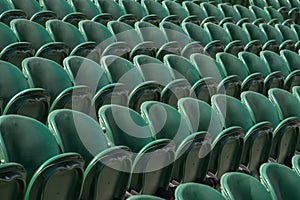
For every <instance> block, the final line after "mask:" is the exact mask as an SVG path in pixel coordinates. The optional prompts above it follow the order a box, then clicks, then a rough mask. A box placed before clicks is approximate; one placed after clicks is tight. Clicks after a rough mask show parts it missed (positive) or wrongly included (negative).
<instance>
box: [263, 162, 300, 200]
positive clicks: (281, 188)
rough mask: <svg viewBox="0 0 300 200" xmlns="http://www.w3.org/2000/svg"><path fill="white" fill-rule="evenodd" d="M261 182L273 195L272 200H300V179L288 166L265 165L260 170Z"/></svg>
mask: <svg viewBox="0 0 300 200" xmlns="http://www.w3.org/2000/svg"><path fill="white" fill-rule="evenodd" d="M260 174H261V176H260V181H261V182H262V184H263V185H264V186H265V187H266V189H267V190H268V191H269V193H270V194H271V197H272V199H299V198H300V192H299V190H298V185H299V184H300V177H299V176H298V175H297V173H296V172H294V171H293V170H291V169H290V168H288V167H287V166H284V165H281V164H278V163H265V164H263V165H262V166H261V168H260Z"/></svg>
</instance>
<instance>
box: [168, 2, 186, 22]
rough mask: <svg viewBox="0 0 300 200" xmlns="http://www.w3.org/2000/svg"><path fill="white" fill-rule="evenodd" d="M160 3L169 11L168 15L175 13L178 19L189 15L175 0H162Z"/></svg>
mask: <svg viewBox="0 0 300 200" xmlns="http://www.w3.org/2000/svg"><path fill="white" fill-rule="evenodd" d="M162 5H163V6H164V7H165V8H166V9H167V10H168V11H169V13H170V15H177V16H178V17H179V19H180V20H184V19H185V18H186V17H188V16H189V14H188V13H187V11H186V10H185V9H184V8H183V7H182V6H181V5H180V4H179V3H176V2H175V1H163V2H162Z"/></svg>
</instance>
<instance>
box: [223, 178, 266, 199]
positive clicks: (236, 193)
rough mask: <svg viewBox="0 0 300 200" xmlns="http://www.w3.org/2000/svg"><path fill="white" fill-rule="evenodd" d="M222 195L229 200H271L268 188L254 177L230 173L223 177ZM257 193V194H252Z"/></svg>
mask: <svg viewBox="0 0 300 200" xmlns="http://www.w3.org/2000/svg"><path fill="white" fill-rule="evenodd" d="M221 187H222V194H223V195H224V196H225V197H227V198H229V199H239V198H242V199H245V200H251V199H266V200H271V196H270V194H269V193H268V192H267V190H266V188H265V187H264V186H263V185H262V184H261V183H260V182H259V181H258V180H257V179H256V178H254V177H252V176H250V175H247V174H243V173H239V172H230V173H226V174H224V175H223V176H222V177H221ZM252 191H255V192H252Z"/></svg>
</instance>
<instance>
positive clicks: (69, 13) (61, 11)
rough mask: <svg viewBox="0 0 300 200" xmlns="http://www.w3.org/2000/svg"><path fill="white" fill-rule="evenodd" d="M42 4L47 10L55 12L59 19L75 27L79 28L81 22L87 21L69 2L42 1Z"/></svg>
mask: <svg viewBox="0 0 300 200" xmlns="http://www.w3.org/2000/svg"><path fill="white" fill-rule="evenodd" d="M40 4H41V6H42V7H43V8H44V9H45V10H51V11H53V12H54V13H55V14H56V16H57V18H58V19H60V20H63V21H65V22H68V23H71V24H73V25H74V26H77V24H78V22H79V21H81V20H85V19H87V16H85V15H84V14H83V13H80V12H75V10H74V9H73V8H72V6H71V5H70V4H68V2H67V1H61V0H40Z"/></svg>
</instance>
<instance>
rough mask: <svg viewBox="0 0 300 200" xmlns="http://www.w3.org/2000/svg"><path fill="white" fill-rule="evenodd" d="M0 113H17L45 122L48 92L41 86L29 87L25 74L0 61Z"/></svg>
mask: <svg viewBox="0 0 300 200" xmlns="http://www.w3.org/2000/svg"><path fill="white" fill-rule="evenodd" d="M0 66H1V68H0V76H1V77H0V79H1V82H0V87H1V88H2V89H1V92H0V96H1V114H2V115H8V114H19V115H25V116H28V117H32V118H35V119H37V120H39V121H41V122H43V123H45V122H46V120H47V116H48V109H49V107H50V105H49V104H50V102H49V94H48V93H47V92H46V91H45V90H44V89H41V88H31V89H29V87H28V84H27V81H26V78H25V76H24V75H23V74H22V72H21V71H20V70H19V69H18V68H17V67H16V66H14V65H12V64H10V63H7V62H5V61H0Z"/></svg>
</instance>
